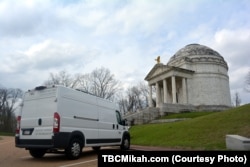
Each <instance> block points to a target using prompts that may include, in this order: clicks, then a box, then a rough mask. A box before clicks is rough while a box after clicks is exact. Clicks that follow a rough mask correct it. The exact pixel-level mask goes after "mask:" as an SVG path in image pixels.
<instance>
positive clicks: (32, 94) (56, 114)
mask: <svg viewBox="0 0 250 167" xmlns="http://www.w3.org/2000/svg"><path fill="white" fill-rule="evenodd" d="M21 106H22V109H21V114H20V116H18V117H17V129H16V137H15V142H16V147H20V148H26V149H27V150H29V152H30V154H31V155H32V156H33V157H35V158H41V157H43V156H44V154H45V153H59V152H63V153H65V154H66V156H67V157H68V158H69V159H78V158H79V156H80V155H81V152H82V148H83V147H85V146H90V147H92V148H93V149H94V150H99V149H100V147H101V146H115V145H118V146H120V147H121V149H123V150H127V149H129V147H130V134H129V132H128V128H127V126H126V125H125V121H124V120H122V119H121V115H120V112H119V111H118V109H117V107H116V105H115V104H114V103H112V102H110V101H107V100H105V99H102V98H99V97H97V96H94V95H90V94H88V93H84V92H81V91H78V90H74V89H70V88H66V87H63V86H52V87H45V86H40V87H36V88H35V89H33V90H29V91H27V92H26V93H25V95H24V97H23V104H22V105H21Z"/></svg>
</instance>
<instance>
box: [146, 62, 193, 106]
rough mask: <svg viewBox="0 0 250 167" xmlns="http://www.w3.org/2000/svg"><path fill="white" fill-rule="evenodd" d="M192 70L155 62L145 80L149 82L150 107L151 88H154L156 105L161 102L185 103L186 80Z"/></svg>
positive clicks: (190, 76)
mask: <svg viewBox="0 0 250 167" xmlns="http://www.w3.org/2000/svg"><path fill="white" fill-rule="evenodd" d="M192 74H193V71H191V70H186V69H182V68H178V67H171V66H167V65H164V64H162V63H157V64H156V65H155V66H154V68H153V69H152V70H151V71H150V72H149V74H148V75H147V77H146V78H145V80H147V81H148V84H149V99H150V100H149V101H150V102H151V103H150V104H149V106H150V107H152V106H153V105H152V89H153V86H154V87H155V89H156V107H160V106H161V105H162V104H163V103H172V104H187V103H188V96H187V93H188V90H187V84H188V82H187V80H188V79H189V78H192Z"/></svg>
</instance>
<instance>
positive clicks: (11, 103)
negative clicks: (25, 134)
mask: <svg viewBox="0 0 250 167" xmlns="http://www.w3.org/2000/svg"><path fill="white" fill-rule="evenodd" d="M22 94H23V92H22V90H20V89H7V88H0V131H4V132H13V130H14V129H15V126H14V125H15V114H14V111H15V109H16V108H17V107H18V105H17V102H18V100H20V98H21V97H22Z"/></svg>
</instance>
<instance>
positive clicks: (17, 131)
mask: <svg viewBox="0 0 250 167" xmlns="http://www.w3.org/2000/svg"><path fill="white" fill-rule="evenodd" d="M20 124H21V116H18V117H17V122H16V134H19V132H20Z"/></svg>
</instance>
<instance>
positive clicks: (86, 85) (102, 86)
mask: <svg viewBox="0 0 250 167" xmlns="http://www.w3.org/2000/svg"><path fill="white" fill-rule="evenodd" d="M44 84H45V85H47V86H48V85H64V86H66V87H71V88H76V89H79V90H82V91H85V92H88V93H91V94H94V95H96V96H99V97H102V98H105V99H109V100H113V99H114V95H115V94H116V93H117V92H118V91H119V90H120V82H119V81H118V80H116V79H115V77H114V75H112V74H111V72H110V70H109V69H107V68H104V67H102V68H99V69H95V70H94V71H93V72H92V73H90V74H76V75H74V76H72V75H70V74H69V73H67V72H66V71H61V72H59V73H58V74H53V73H50V77H49V79H48V80H47V81H45V82H44Z"/></svg>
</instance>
